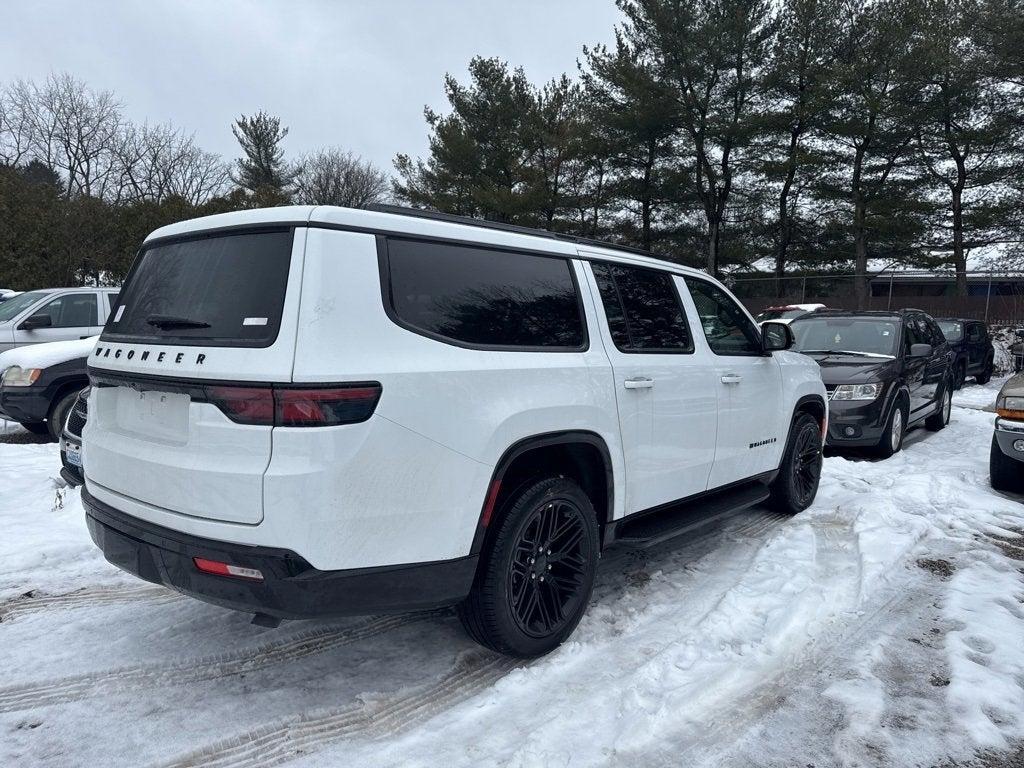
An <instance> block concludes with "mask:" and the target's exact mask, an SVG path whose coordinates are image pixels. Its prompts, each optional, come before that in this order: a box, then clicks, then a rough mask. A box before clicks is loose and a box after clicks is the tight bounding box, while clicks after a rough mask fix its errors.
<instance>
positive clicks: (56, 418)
mask: <svg viewBox="0 0 1024 768" xmlns="http://www.w3.org/2000/svg"><path fill="white" fill-rule="evenodd" d="M77 399H78V392H72V393H70V394H68V395H64V397H62V398H61V399H60V400H58V401H57V403H56V404H55V405H54V406H53V408H51V409H50V415H49V416H48V417H47V419H46V426H47V428H48V429H49V431H50V437H52V438H53V439H54V441H55V442H57V441H59V440H60V433H61V432H63V431H64V423H65V422H66V421H67V420H68V413H70V412H71V407H72V406H73V405H74V404H75V401H76V400H77Z"/></svg>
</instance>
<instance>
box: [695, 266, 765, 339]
mask: <svg viewBox="0 0 1024 768" xmlns="http://www.w3.org/2000/svg"><path fill="white" fill-rule="evenodd" d="M686 287H687V288H689V289H690V295H691V296H693V303H694V304H696V305H697V315H698V316H699V317H700V324H701V327H702V328H703V329H704V336H705V338H707V340H708V346H710V347H711V351H712V352H714V353H715V354H716V355H752V354H760V353H761V336H760V333H759V331H758V330H757V328H755V327H754V324H753V323H752V322H751V321H750V319H749V318H748V317H747V315H746V313H745V312H744V311H743V310H742V309H741V308H740V306H739V304H737V303H736V302H735V301H734V300H733V299H732V298H731V297H730V296H729V295H728V294H727V293H726V292H725V291H723V290H722V289H721V288H719V287H717V286H716V285H713V284H712V283H708V282H705V281H703V280H696V279H694V278H691V277H688V278H686Z"/></svg>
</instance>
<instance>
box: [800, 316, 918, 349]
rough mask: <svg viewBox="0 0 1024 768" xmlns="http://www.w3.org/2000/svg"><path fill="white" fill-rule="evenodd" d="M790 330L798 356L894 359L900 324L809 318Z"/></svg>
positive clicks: (861, 319) (847, 318) (877, 320)
mask: <svg viewBox="0 0 1024 768" xmlns="http://www.w3.org/2000/svg"><path fill="white" fill-rule="evenodd" d="M790 328H792V329H793V336H794V338H795V339H796V344H794V345H793V349H794V350H796V351H797V352H808V353H814V352H818V353H824V352H833V353H846V354H854V355H858V354H859V355H868V356H875V355H880V356H883V357H895V356H896V351H897V349H898V347H897V343H898V340H899V323H897V322H896V321H894V320H885V319H882V318H877V317H806V318H803V319H801V320H797V321H796V322H794V323H793V324H792V325H791V326H790Z"/></svg>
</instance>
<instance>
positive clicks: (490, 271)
mask: <svg viewBox="0 0 1024 768" xmlns="http://www.w3.org/2000/svg"><path fill="white" fill-rule="evenodd" d="M387 266H388V274H389V276H390V280H389V285H388V286H387V291H388V292H389V295H388V296H387V297H386V302H388V303H389V304H390V306H389V309H390V311H391V312H392V313H393V317H394V318H395V319H396V321H397V322H398V323H399V324H400V325H403V326H405V327H407V328H409V329H410V330H413V331H417V332H420V333H423V334H424V335H427V336H432V337H440V338H442V339H445V340H451V341H454V342H457V343H462V344H466V345H470V346H481V347H497V348H511V349H515V348H525V349H551V350H573V351H578V350H582V349H584V348H585V345H586V333H585V331H584V321H583V315H582V309H581V306H580V301H579V294H578V292H577V289H576V281H575V279H574V278H573V274H572V265H571V264H570V263H569V261H568V260H567V259H564V258H558V257H547V256H533V255H528V254H522V253H508V252H505V251H497V250H491V249H489V248H481V247H476V246H462V245H448V244H442V243H426V242H420V241H415V240H398V239H389V240H388V241H387Z"/></svg>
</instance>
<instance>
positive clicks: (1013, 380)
mask: <svg viewBox="0 0 1024 768" xmlns="http://www.w3.org/2000/svg"><path fill="white" fill-rule="evenodd" d="M996 414H997V416H996V428H995V434H993V435H992V450H991V452H990V453H989V475H990V477H991V480H992V487H993V488H995V489H996V490H997V491H1024V374H1017V375H1016V376H1012V377H1010V378H1009V379H1007V380H1006V383H1005V384H1003V387H1002V389H1000V390H999V396H998V397H997V398H996Z"/></svg>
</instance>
